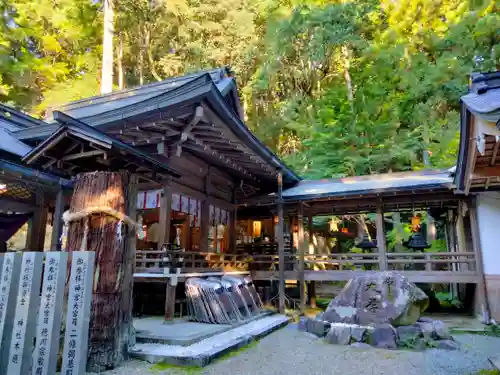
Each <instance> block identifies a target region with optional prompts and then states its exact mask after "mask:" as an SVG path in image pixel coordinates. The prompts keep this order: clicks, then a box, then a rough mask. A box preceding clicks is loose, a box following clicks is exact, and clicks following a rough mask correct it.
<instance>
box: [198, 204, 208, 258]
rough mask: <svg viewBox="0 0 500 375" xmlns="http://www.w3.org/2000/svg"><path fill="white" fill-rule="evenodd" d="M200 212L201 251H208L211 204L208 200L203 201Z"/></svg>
mask: <svg viewBox="0 0 500 375" xmlns="http://www.w3.org/2000/svg"><path fill="white" fill-rule="evenodd" d="M200 204H201V210H200V211H201V212H200V215H201V217H200V251H201V252H207V251H208V226H209V224H210V223H209V219H210V218H209V215H210V212H209V204H208V201H207V200H202V201H201V202H200Z"/></svg>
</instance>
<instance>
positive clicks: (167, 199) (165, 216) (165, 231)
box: [158, 182, 172, 250]
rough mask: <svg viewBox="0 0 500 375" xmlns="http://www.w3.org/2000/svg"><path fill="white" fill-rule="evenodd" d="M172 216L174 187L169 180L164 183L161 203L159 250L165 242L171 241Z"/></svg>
mask: <svg viewBox="0 0 500 375" xmlns="http://www.w3.org/2000/svg"><path fill="white" fill-rule="evenodd" d="M171 218H172V189H171V188H170V185H169V184H168V182H167V183H166V184H165V185H163V191H162V197H161V204H160V241H159V242H158V250H160V249H161V247H162V246H163V245H164V244H168V243H170V223H171Z"/></svg>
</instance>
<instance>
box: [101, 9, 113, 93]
mask: <svg viewBox="0 0 500 375" xmlns="http://www.w3.org/2000/svg"><path fill="white" fill-rule="evenodd" d="M114 18H115V15H114V10H113V0H104V31H103V41H102V78H101V94H107V93H109V92H111V91H113V33H114Z"/></svg>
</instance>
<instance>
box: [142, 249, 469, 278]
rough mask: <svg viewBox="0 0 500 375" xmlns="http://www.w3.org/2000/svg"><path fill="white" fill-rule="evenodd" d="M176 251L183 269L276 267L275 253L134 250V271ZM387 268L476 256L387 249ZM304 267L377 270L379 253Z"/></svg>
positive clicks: (461, 263) (460, 265)
mask: <svg viewBox="0 0 500 375" xmlns="http://www.w3.org/2000/svg"><path fill="white" fill-rule="evenodd" d="M174 253H175V254H177V256H178V257H179V256H180V257H182V259H183V270H182V272H194V271H197V272H203V271H207V272H208V271H214V270H217V271H225V270H226V271H227V270H241V271H246V270H250V271H277V270H278V268H279V257H278V255H271V254H262V255H260V254H259V255H250V254H218V253H202V252H193V251H175V252H172V251H160V250H147V251H137V258H136V272H148V273H163V269H164V267H165V266H166V263H165V259H167V258H168V257H169V254H174ZM385 260H386V262H385V264H387V269H388V270H396V271H426V272H443V271H447V272H458V273H459V272H471V271H475V270H476V268H475V266H476V259H475V257H474V253H473V252H462V253H458V252H456V253H454V252H437V253H427V252H419V253H417V252H412V253H386V254H385ZM304 266H305V270H309V271H345V270H373V271H377V270H380V254H378V253H339V254H337V253H334V254H326V255H317V254H314V255H309V254H307V255H305V256H304ZM298 269H299V256H298V255H297V254H291V253H285V271H298Z"/></svg>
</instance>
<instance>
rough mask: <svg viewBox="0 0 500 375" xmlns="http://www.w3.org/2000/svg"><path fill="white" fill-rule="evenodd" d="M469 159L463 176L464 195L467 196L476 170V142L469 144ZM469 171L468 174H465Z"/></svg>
mask: <svg viewBox="0 0 500 375" xmlns="http://www.w3.org/2000/svg"><path fill="white" fill-rule="evenodd" d="M469 150H470V152H469V155H471V156H470V157H469V160H468V163H467V167H466V170H465V171H466V174H465V189H464V193H465V195H469V191H470V187H471V185H472V180H473V179H474V172H475V169H476V160H477V154H478V151H477V147H476V142H470V146H469ZM467 171H469V173H467Z"/></svg>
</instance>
